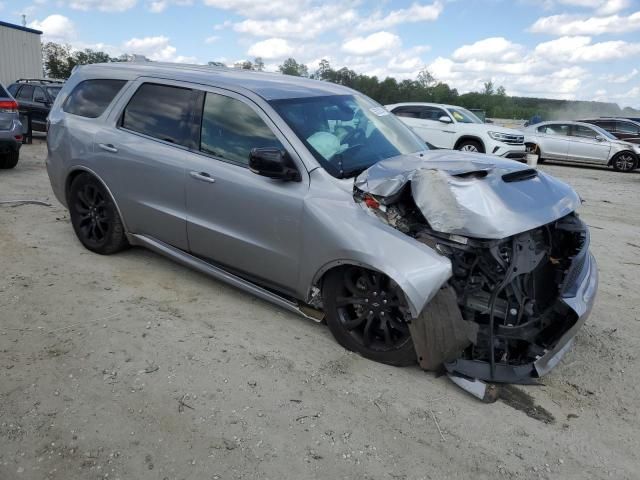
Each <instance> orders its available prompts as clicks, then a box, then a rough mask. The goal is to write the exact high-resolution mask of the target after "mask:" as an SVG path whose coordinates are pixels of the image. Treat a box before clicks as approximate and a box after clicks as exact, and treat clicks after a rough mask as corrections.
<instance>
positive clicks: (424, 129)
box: [393, 105, 455, 148]
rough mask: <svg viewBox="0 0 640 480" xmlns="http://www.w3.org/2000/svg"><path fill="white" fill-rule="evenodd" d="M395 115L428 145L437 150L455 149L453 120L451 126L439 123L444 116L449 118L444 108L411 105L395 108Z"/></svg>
mask: <svg viewBox="0 0 640 480" xmlns="http://www.w3.org/2000/svg"><path fill="white" fill-rule="evenodd" d="M393 113H394V114H395V115H397V116H398V117H400V119H401V120H402V121H403V122H404V123H406V124H407V125H408V126H410V127H411V128H412V129H413V131H414V132H416V134H417V135H418V136H419V137H420V138H421V139H422V140H424V141H425V142H426V143H427V144H429V145H431V146H433V147H436V148H453V144H454V136H455V135H454V134H455V128H454V124H453V120H452V123H449V124H447V123H443V122H440V121H439V118H440V117H442V116H446V117H449V115H448V114H447V113H446V112H445V111H444V110H443V109H442V108H438V107H431V106H425V105H411V106H404V107H398V108H395V109H394V110H393Z"/></svg>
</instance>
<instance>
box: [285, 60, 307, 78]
mask: <svg viewBox="0 0 640 480" xmlns="http://www.w3.org/2000/svg"><path fill="white" fill-rule="evenodd" d="M278 71H279V72H281V73H284V74H285V75H293V76H295V77H308V76H309V69H308V68H307V66H306V65H305V64H304V63H298V62H296V60H295V59H294V58H291V57H289V58H287V59H286V60H285V61H284V62H283V63H282V65H280V66H279V67H278Z"/></svg>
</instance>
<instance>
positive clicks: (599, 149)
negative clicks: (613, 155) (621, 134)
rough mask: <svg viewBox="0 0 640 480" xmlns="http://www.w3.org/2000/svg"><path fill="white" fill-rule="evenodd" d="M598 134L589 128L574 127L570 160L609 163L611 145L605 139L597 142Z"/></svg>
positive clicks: (571, 137) (570, 144) (570, 146)
mask: <svg viewBox="0 0 640 480" xmlns="http://www.w3.org/2000/svg"><path fill="white" fill-rule="evenodd" d="M596 136H599V134H598V132H596V131H595V130H592V129H591V128H589V127H586V126H581V125H574V126H572V128H571V136H570V137H569V138H570V140H571V142H570V143H569V158H572V159H575V160H579V161H581V162H590V163H607V161H608V159H609V151H610V149H611V145H610V144H609V141H607V140H606V139H603V140H601V141H599V140H596Z"/></svg>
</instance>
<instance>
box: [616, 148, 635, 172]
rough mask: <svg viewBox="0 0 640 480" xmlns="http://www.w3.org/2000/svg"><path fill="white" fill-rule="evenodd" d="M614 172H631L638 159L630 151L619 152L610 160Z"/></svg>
mask: <svg viewBox="0 0 640 480" xmlns="http://www.w3.org/2000/svg"><path fill="white" fill-rule="evenodd" d="M611 165H612V166H613V169H614V170H615V171H616V172H625V173H627V172H631V171H633V170H635V169H636V167H637V166H638V159H637V157H635V156H634V155H633V154H632V153H631V152H620V153H618V154H616V156H615V157H613V159H612V160H611Z"/></svg>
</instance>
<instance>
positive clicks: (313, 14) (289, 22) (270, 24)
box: [233, 4, 357, 38]
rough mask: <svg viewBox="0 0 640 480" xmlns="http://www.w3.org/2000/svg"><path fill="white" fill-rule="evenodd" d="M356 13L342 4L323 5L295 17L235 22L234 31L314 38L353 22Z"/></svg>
mask: <svg viewBox="0 0 640 480" xmlns="http://www.w3.org/2000/svg"><path fill="white" fill-rule="evenodd" d="M356 18H357V13H356V11H355V10H353V9H346V10H345V8H344V6H342V5H337V4H335V5H331V4H328V5H323V6H321V7H317V8H311V9H308V10H303V11H302V12H300V15H299V16H296V17H295V18H286V17H281V18H277V19H271V20H256V19H251V18H250V19H247V20H244V21H242V22H238V23H235V24H234V25H233V29H234V30H235V31H236V32H240V33H248V34H250V35H255V36H262V37H279V38H286V37H298V38H314V37H317V36H318V35H320V34H321V33H323V32H326V31H328V30H333V29H336V28H343V27H345V26H347V25H349V24H351V23H353V22H354V20H356Z"/></svg>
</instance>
